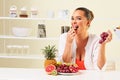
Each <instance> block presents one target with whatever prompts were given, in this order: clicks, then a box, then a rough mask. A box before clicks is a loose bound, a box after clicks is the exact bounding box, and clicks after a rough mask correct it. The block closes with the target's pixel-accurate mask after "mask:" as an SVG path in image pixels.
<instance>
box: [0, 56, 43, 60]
mask: <svg viewBox="0 0 120 80" xmlns="http://www.w3.org/2000/svg"><path fill="white" fill-rule="evenodd" d="M0 58H17V59H41V60H43V59H44V58H43V57H41V56H3V55H2V56H0Z"/></svg>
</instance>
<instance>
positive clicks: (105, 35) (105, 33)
mask: <svg viewBox="0 0 120 80" xmlns="http://www.w3.org/2000/svg"><path fill="white" fill-rule="evenodd" d="M108 35H109V34H108V33H107V32H102V34H100V37H101V40H99V43H100V44H102V43H103V42H104V41H105V40H106V38H107V37H108Z"/></svg>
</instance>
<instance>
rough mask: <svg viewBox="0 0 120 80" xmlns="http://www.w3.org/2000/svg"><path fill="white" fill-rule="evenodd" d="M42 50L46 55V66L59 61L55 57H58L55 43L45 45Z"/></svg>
mask: <svg viewBox="0 0 120 80" xmlns="http://www.w3.org/2000/svg"><path fill="white" fill-rule="evenodd" d="M42 51H43V54H44V57H45V61H44V67H46V66H48V65H50V64H53V65H56V63H57V61H56V59H55V57H56V51H57V49H56V47H55V45H52V46H50V45H48V46H45V47H44V49H42Z"/></svg>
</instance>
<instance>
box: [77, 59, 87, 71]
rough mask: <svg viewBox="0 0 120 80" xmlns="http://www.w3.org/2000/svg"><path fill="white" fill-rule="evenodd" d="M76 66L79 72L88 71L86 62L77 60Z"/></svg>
mask: <svg viewBox="0 0 120 80" xmlns="http://www.w3.org/2000/svg"><path fill="white" fill-rule="evenodd" d="M76 64H77V65H78V68H79V70H86V68H85V65H84V61H80V60H78V59H76Z"/></svg>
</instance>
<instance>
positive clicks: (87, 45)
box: [59, 7, 112, 70]
mask: <svg viewBox="0 0 120 80" xmlns="http://www.w3.org/2000/svg"><path fill="white" fill-rule="evenodd" d="M93 18H94V15H93V13H92V11H90V10H89V9H87V8H84V7H80V8H77V9H76V10H75V11H74V12H73V14H72V17H71V25H72V28H71V29H70V30H69V31H68V32H67V33H64V34H62V35H61V36H60V42H59V58H60V60H61V61H63V62H66V63H76V64H77V65H78V66H79V68H80V69H81V70H85V69H102V67H103V66H104V64H105V61H106V57H105V46H106V43H107V42H109V41H111V39H112V33H111V32H110V31H109V30H108V32H107V33H108V37H107V38H106V40H105V41H104V42H103V43H101V44H100V43H99V40H100V39H99V37H97V36H96V35H95V34H89V33H88V29H89V27H90V23H91V21H92V20H93Z"/></svg>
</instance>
